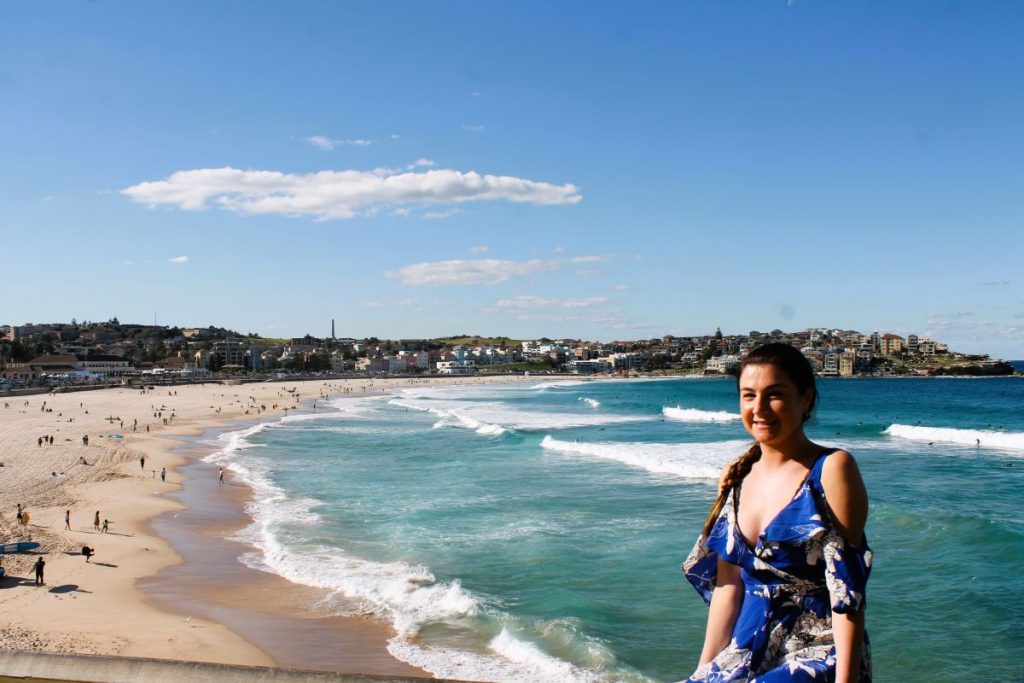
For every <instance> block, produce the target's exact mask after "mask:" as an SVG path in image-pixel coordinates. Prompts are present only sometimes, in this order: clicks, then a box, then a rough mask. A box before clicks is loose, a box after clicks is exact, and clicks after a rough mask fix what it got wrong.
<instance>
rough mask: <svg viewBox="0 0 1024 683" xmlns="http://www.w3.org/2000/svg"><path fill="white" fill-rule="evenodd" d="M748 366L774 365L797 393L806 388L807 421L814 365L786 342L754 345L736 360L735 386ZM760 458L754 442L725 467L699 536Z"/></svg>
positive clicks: (811, 407) (708, 531)
mask: <svg viewBox="0 0 1024 683" xmlns="http://www.w3.org/2000/svg"><path fill="white" fill-rule="evenodd" d="M750 365H772V366H775V368H776V369H778V370H780V371H781V372H782V373H783V374H785V375H786V376H787V377H788V378H789V379H790V380H791V381H792V382H793V384H795V385H796V388H797V390H798V391H799V392H800V393H801V394H806V393H807V391H808V390H812V391H811V404H810V405H809V406H808V407H807V412H806V413H805V414H804V420H803V421H804V422H807V421H808V420H809V419H811V412H812V411H813V410H814V404H815V403H816V402H817V400H818V391H817V389H816V388H815V385H814V368H812V367H811V364H810V362H809V361H808V360H807V358H805V357H804V354H802V353H800V351H799V350H797V349H795V348H793V347H792V346H790V345H789V344H780V343H771V344H763V345H761V346H758V347H757V348H756V349H754V350H753V351H751V352H750V353H748V354H747V355H746V357H744V359H743V362H742V363H740V366H739V369H738V370H737V371H736V388H737V389H739V386H740V375H742V374H743V371H744V370H745V369H746V368H747V367H748V366H750ZM760 458H761V444H759V443H757V442H754V445H752V446H751V447H750V448H748V449H747V451H746V452H745V453H744V454H743V455H741V456H740V457H738V458H736V460H734V461H733V462H732V464H731V465H729V469H728V470H727V471H726V473H725V477H723V479H722V481H721V485H720V486H719V488H718V498H716V499H715V504H714V505H712V506H711V514H709V515H708V518H707V520H705V522H704V531H703V535H704V538H705V539H706V538H707V537H708V535H709V534H711V529H712V527H714V526H715V521H716V520H717V519H718V515H719V514H721V512H722V506H723V505H725V499H726V498H727V497H728V496H729V491H731V490H732V489H733V488H735V487H736V486H737V485H738V484H739V483H740V482H741V481H743V479H744V477H746V476H747V475H748V474H750V468H751V467H753V466H754V463H755V462H757V461H758V460H759V459H760Z"/></svg>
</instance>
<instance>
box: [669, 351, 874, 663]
mask: <svg viewBox="0 0 1024 683" xmlns="http://www.w3.org/2000/svg"><path fill="white" fill-rule="evenodd" d="M737 385H738V388H739V392H740V414H741V418H742V420H743V426H744V427H746V429H747V431H748V432H750V434H751V436H753V437H754V439H755V443H754V445H753V446H751V447H750V449H749V450H748V451H747V452H746V453H744V454H743V455H742V456H740V457H739V458H738V459H737V460H736V461H735V462H733V463H732V464H730V465H728V466H727V467H726V468H725V469H724V470H723V471H722V476H721V479H720V481H719V490H718V498H717V500H716V501H715V504H714V506H713V507H712V508H711V514H710V515H708V518H707V521H706V522H705V523H704V531H703V533H702V534H701V536H700V537H699V538H698V539H697V544H696V545H695V546H694V548H693V550H692V551H691V553H690V556H689V557H688V558H687V560H686V562H685V563H684V564H683V571H684V573H685V574H686V578H687V579H689V581H690V582H691V583H692V584H693V585H694V587H695V588H696V589H697V591H698V592H700V594H701V595H702V596H703V597H704V599H705V600H706V601H707V602H708V604H709V605H710V610H709V613H708V624H707V632H706V635H705V640H704V648H703V650H702V651H701V655H700V662H699V664H698V667H697V670H696V671H695V672H694V674H693V675H692V676H691V677H690V678H689V679H688V680H689V681H716V682H717V681H758V682H767V681H791V680H798V681H836V682H837V683H850V682H856V681H861V682H864V681H870V680H871V660H870V654H869V648H868V643H867V636H866V634H865V632H864V588H865V584H866V583H867V578H868V573H869V572H870V568H871V551H870V550H869V549H868V546H867V540H866V539H865V538H864V523H865V521H866V520H867V509H868V500H867V491H866V490H865V488H864V482H863V480H862V479H861V476H860V472H859V471H858V469H857V463H856V462H855V461H854V459H853V456H851V455H850V454H849V453H847V452H846V451H844V450H838V449H833V448H825V447H824V446H820V445H818V444H815V443H813V442H812V441H810V440H809V439H808V438H807V436H806V435H805V434H804V429H803V425H804V423H805V422H807V420H808V419H810V417H811V411H812V410H813V409H814V404H815V401H816V400H817V390H816V389H815V386H814V372H813V370H812V369H811V366H810V363H808V361H807V359H806V358H804V356H803V354H802V353H800V352H799V351H798V350H796V349H794V348H793V347H791V346H789V345H787V344H765V345H764V346H761V347H758V348H757V349H754V350H753V351H752V352H751V353H750V354H748V355H747V357H746V358H745V359H744V360H743V364H742V365H741V366H740V374H739V378H738V380H737Z"/></svg>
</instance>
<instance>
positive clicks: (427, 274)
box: [385, 259, 572, 287]
mask: <svg viewBox="0 0 1024 683" xmlns="http://www.w3.org/2000/svg"><path fill="white" fill-rule="evenodd" d="M569 263H572V261H571V260H559V259H556V260H550V261H541V260H540V259H532V260H530V261H504V260H499V259H455V260H451V261H435V262H430V263H416V264H413V265H411V266H405V267H404V268H399V269H398V270H395V271H388V272H387V273H385V275H387V276H388V277H390V278H393V279H396V280H398V281H399V282H400V283H402V284H403V285H407V286H410V287H431V286H438V285H497V284H501V283H502V282H508V281H509V280H511V279H513V278H518V277H524V276H526V275H531V274H533V273H538V272H541V271H545V270H559V269H564V267H565V266H566V265H567V264H569Z"/></svg>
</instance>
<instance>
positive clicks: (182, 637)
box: [0, 376, 557, 676]
mask: <svg viewBox="0 0 1024 683" xmlns="http://www.w3.org/2000/svg"><path fill="white" fill-rule="evenodd" d="M552 379H553V380H555V381H557V379H555V378H552ZM517 380H518V381H524V380H525V381H531V382H543V381H548V380H546V379H542V378H538V377H532V376H530V377H518V378H513V377H508V376H505V377H494V378H479V377H474V378H461V377H460V378H448V379H438V378H431V379H430V380H426V381H425V380H423V379H418V378H413V379H411V380H408V379H395V380H364V381H359V380H345V381H341V382H324V381H322V380H311V381H306V382H294V383H289V382H285V383H262V384H250V385H241V386H222V385H213V384H209V385H205V386H204V385H184V386H177V387H174V386H171V387H163V386H160V387H158V388H156V389H155V390H153V391H146V392H144V393H143V392H141V391H140V390H139V389H131V388H114V389H106V390H102V391H96V392H81V393H79V392H74V393H60V394H45V395H34V396H28V397H0V403H2V404H3V405H4V406H5V407H3V408H0V418H2V419H0V443H3V444H4V448H3V455H2V457H0V460H2V461H3V466H2V467H0V534H2V538H3V540H5V541H11V540H24V539H28V538H31V539H32V540H35V541H37V542H39V543H41V547H40V548H39V549H38V551H35V552H32V553H26V554H20V555H8V556H4V557H3V560H4V561H3V565H4V567H5V568H6V570H7V576H5V577H4V578H3V579H0V588H2V590H0V605H3V606H4V607H5V608H6V609H7V610H10V611H11V612H13V613H17V615H18V618H17V619H16V620H12V621H11V622H9V623H8V624H6V625H4V626H0V637H3V639H4V643H5V647H6V648H8V649H11V650H24V651H35V652H49V653H58V654H60V653H64V654H93V655H110V656H125V657H149V658H153V657H155V658H159V659H170V660H182V661H202V662H210V663H217V664H231V665H246V666H269V667H275V666H282V665H285V666H292V667H295V666H297V665H298V666H301V668H303V669H309V668H314V667H310V666H309V665H308V664H309V660H310V659H313V660H315V662H314V663H315V664H317V665H319V666H323V667H325V669H324V670H330V671H341V672H348V673H352V672H358V673H373V671H365V670H364V669H366V668H369V669H373V670H374V671H376V670H379V671H380V673H381V674H383V675H402V676H429V674H427V673H426V672H423V671H422V670H420V669H415V668H413V667H411V666H410V665H407V664H405V663H404V662H401V661H400V660H398V659H395V658H394V657H392V656H391V655H390V654H389V653H388V652H387V651H386V642H387V640H388V638H390V637H391V636H392V635H394V634H393V631H392V630H391V628H390V626H389V625H386V624H382V623H380V622H377V621H374V620H370V619H367V618H362V617H335V616H328V615H325V614H322V613H321V614H317V613H316V608H315V605H316V599H315V597H316V596H315V595H314V594H315V593H316V591H315V589H312V588H308V587H304V586H301V585H299V584H293V583H291V582H290V581H288V580H287V579H285V578H283V577H280V576H277V575H276V574H271V573H269V572H262V571H259V570H256V569H250V568H248V567H246V566H245V565H243V564H242V563H241V562H240V561H238V559H237V558H238V557H239V552H237V551H239V550H240V551H241V552H247V551H251V550H252V548H251V547H249V546H246V545H244V544H242V543H239V542H236V541H227V540H224V539H225V538H230V536H231V535H232V534H233V533H234V532H235V531H237V530H238V529H240V528H243V527H244V526H246V525H247V524H248V523H249V522H251V519H250V518H249V517H248V515H247V514H246V513H245V510H244V505H245V501H246V500H247V499H248V497H249V496H251V495H252V494H251V491H252V490H251V489H250V488H249V487H248V486H247V485H245V486H244V493H243V492H241V491H239V490H235V489H234V488H233V487H232V489H231V491H232V493H231V495H229V496H227V498H230V500H229V501H227V503H225V506H223V507H220V508H218V509H212V508H210V507H209V506H205V507H204V506H203V505H199V504H196V501H195V500H193V499H191V498H190V496H191V495H192V494H191V493H190V492H189V489H190V488H194V487H196V486H198V485H199V484H202V483H203V480H204V479H205V478H207V477H206V473H207V472H209V473H212V475H213V477H212V478H213V479H215V478H216V477H215V475H216V471H217V468H216V466H214V465H211V464H209V463H203V462H202V461H201V458H202V457H205V455H208V454H209V453H211V452H213V450H212V449H206V450H205V452H202V453H200V452H198V451H199V450H200V449H199V448H198V444H197V441H198V439H199V438H202V436H203V435H204V434H205V435H210V434H214V433H216V434H220V433H228V432H231V431H237V430H239V429H244V428H245V426H244V425H254V424H257V423H258V422H259V421H261V420H269V419H274V418H276V417H279V416H281V415H284V414H292V413H293V411H294V412H305V411H304V410H303V403H306V401H307V400H309V399H313V398H315V399H316V400H317V401H319V400H321V399H324V400H326V399H327V398H337V397H346V396H356V393H355V392H356V391H358V390H359V388H360V387H361V388H362V389H364V390H370V389H372V390H373V393H375V391H376V389H378V388H381V389H382V391H384V392H387V390H388V389H389V388H392V387H403V388H404V387H408V386H415V385H433V386H437V385H444V386H447V385H473V384H481V383H492V382H493V383H508V382H510V381H512V382H516V381H517ZM286 385H290V386H291V388H290V389H289V388H288V387H287V386H286ZM325 387H326V389H325ZM368 393H370V392H369V391H368ZM243 398H244V400H243ZM146 404H149V407H148V409H147V407H146ZM275 404H276V405H275ZM262 406H265V407H266V409H265V410H264V409H262ZM161 409H162V410H161ZM150 411H152V412H150ZM167 413H170V415H171V416H172V417H170V418H168V415H167ZM122 418H123V420H122ZM164 420H168V422H167V423H165V422H164ZM135 421H137V422H138V425H137V427H136V429H137V430H138V431H134V432H133V431H132V426H133V424H134V422H135ZM147 425H148V427H149V429H150V431H149V432H145V431H141V430H142V429H144V428H145V427H146V426H147ZM44 435H45V436H48V437H49V436H53V437H54V439H53V443H52V445H51V444H50V443H49V440H47V444H46V445H43V443H42V441H43V440H42V438H41V437H42V436H44ZM84 435H88V437H89V442H88V444H85V443H84V442H83V441H82V437H83V436H84ZM142 456H145V458H146V467H145V468H144V469H143V468H141V467H140V461H139V458H140V457H142ZM83 460H84V462H85V463H87V464H81V463H82V462H83ZM163 468H166V481H162V480H161V478H160V475H159V470H160V469H163ZM204 468H208V469H205V470H204ZM226 483H227V480H226ZM214 486H217V485H216V483H214ZM225 488H226V487H225ZM240 488H241V487H240ZM197 491H201V487H200V489H197ZM218 498H219V499H223V498H225V497H224V496H218ZM221 502H223V501H221ZM16 503H21V504H24V505H25V506H26V509H27V510H28V512H29V514H30V520H29V524H28V526H26V527H22V526H20V525H19V524H18V523H17V521H16V520H15V515H14V511H15V504H16ZM65 510H70V512H71V530H70V531H68V530H65V529H64V511H65ZM95 511H99V514H100V516H101V519H109V520H110V522H111V524H110V532H109V533H107V534H103V533H102V532H99V531H96V530H94V529H93V528H92V521H93V515H94V512H95ZM161 520H162V521H161ZM167 520H174V522H177V520H182V522H185V521H188V520H191V521H190V522H189V523H190V524H192V525H198V526H199V527H202V528H201V529H199V530H198V531H195V530H193V531H185V530H183V528H184V524H182V529H178V528H176V527H175V526H174V525H173V523H172V522H168V521H167ZM204 520H205V521H204ZM168 525H170V526H168ZM211 531H212V532H213V534H212V535H211V533H210V532H211ZM188 534H192V538H190V539H189V538H186V536H187V535H188ZM182 543H185V544H187V543H198V544H200V546H202V549H201V550H200V551H199V555H198V558H199V562H200V564H199V565H197V564H196V556H194V555H192V554H190V553H189V551H188V550H183V547H182V545H181V544H182ZM203 544H205V545H203ZM83 545H89V546H90V547H93V548H94V549H95V550H96V555H95V556H94V557H93V558H92V561H91V562H86V561H85V559H84V558H83V557H82V555H81V547H82V546H83ZM217 548H219V549H220V550H221V551H228V552H227V554H225V553H224V552H220V553H216V549H217ZM182 552H184V556H183V554H182ZM39 556H41V557H43V558H44V559H45V561H46V570H45V572H46V573H45V578H46V585H45V586H42V587H36V586H34V585H32V584H33V580H32V571H31V568H32V563H33V562H34V561H35V560H36V558H37V557H39ZM203 562H208V563H207V564H201V563H203ZM197 567H199V569H198V570H197ZM196 571H198V574H199V576H201V577H207V578H208V577H209V576H210V572H211V571H218V572H223V574H224V578H225V579H226V580H227V583H228V588H231V590H228V589H227V588H225V587H224V585H221V586H220V587H214V588H213V589H211V590H209V591H206V590H196V591H193V590H191V588H194V587H195V584H196V583H198V582H197V581H196V580H195V572H196ZM189 572H193V577H192V578H188V573H189ZM204 572H205V573H204ZM176 575H180V576H177V577H176ZM253 577H256V579H254V578H253ZM165 579H166V580H165ZM257 579H258V580H257ZM232 582H233V583H232ZM168 586H175V588H173V589H172V588H168ZM161 591H163V595H160V594H159V593H160V592H161ZM271 597H273V598H274V600H271V599H270V598H271ZM275 600H276V602H275ZM261 601H262V602H263V603H266V604H261V609H260V610H259V614H258V616H259V618H253V616H252V615H253V612H252V611H251V609H250V608H251V606H252V604H253V603H254V602H261ZM169 603H173V604H169ZM263 607H269V608H270V609H265V610H264V609H263ZM182 608H185V609H184V611H187V612H189V614H188V615H187V616H185V617H183V616H182V611H183V610H182ZM297 629H298V630H297ZM303 629H304V631H303ZM282 638H284V639H283V640H282ZM290 641H298V642H303V643H306V644H308V647H306V650H305V651H306V652H307V654H306V655H304V656H303V655H301V654H300V655H299V656H298V657H297V658H298V659H301V661H296V660H295V659H289V655H287V653H285V654H282V653H281V650H288V649H292V650H296V651H300V650H302V648H296V646H295V643H294V642H290ZM268 642H270V643H271V645H267V643H268ZM274 642H278V643H280V644H281V647H280V648H276V649H275V647H274V646H273V643H274ZM325 644H329V647H325ZM339 645H342V646H346V647H338V646H339ZM272 650H273V651H274V652H271V651H272ZM318 650H328V651H329V652H328V654H327V655H324V656H320V655H317V654H316V652H317V651H318ZM339 650H340V652H338V651H339ZM367 652H368V653H370V654H364V653H367Z"/></svg>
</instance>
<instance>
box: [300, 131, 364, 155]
mask: <svg viewBox="0 0 1024 683" xmlns="http://www.w3.org/2000/svg"><path fill="white" fill-rule="evenodd" d="M302 139H303V141H305V142H308V143H309V144H311V145H313V146H314V147H316V148H317V149H322V150H324V151H325V152H326V151H330V150H332V149H334V148H335V147H339V146H341V145H356V146H357V147H369V146H370V145H372V144H373V140H363V139H361V138H356V139H353V140H335V139H333V138H329V137H327V136H326V135H313V136H311V137H308V138H302Z"/></svg>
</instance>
